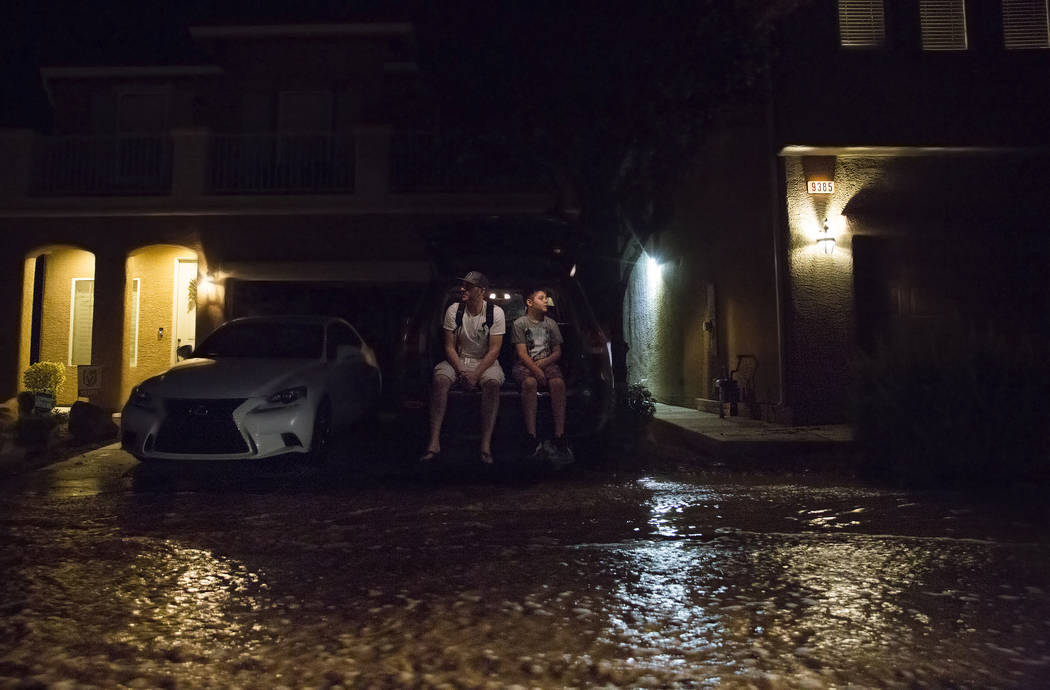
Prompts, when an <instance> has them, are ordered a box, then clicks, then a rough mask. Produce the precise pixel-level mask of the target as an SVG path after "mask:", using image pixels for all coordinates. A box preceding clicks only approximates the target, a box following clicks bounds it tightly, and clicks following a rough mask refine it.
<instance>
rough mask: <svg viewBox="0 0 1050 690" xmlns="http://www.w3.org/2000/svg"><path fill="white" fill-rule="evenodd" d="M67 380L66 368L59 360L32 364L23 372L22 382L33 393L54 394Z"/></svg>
mask: <svg viewBox="0 0 1050 690" xmlns="http://www.w3.org/2000/svg"><path fill="white" fill-rule="evenodd" d="M65 381H66V368H65V366H63V365H62V364H59V363H58V362H37V363H36V364H31V365H30V366H29V368H28V369H26V370H25V373H23V374H22V383H24V384H25V387H26V390H27V391H29V392H31V393H51V394H52V395H54V394H55V393H56V392H57V391H58V389H59V388H61V387H62V384H63V383H65Z"/></svg>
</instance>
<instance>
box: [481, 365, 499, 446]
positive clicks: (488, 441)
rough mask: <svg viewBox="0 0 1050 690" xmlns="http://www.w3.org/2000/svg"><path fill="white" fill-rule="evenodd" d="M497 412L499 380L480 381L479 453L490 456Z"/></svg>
mask: <svg viewBox="0 0 1050 690" xmlns="http://www.w3.org/2000/svg"><path fill="white" fill-rule="evenodd" d="M497 412H499V382H497V381H493V380H492V379H486V380H485V381H482V383H481V454H482V455H487V456H489V457H491V456H492V432H493V431H494V430H495V429H496V413H497Z"/></svg>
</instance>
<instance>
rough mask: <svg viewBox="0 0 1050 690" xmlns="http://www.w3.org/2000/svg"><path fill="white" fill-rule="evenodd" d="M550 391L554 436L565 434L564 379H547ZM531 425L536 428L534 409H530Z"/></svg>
mask: <svg viewBox="0 0 1050 690" xmlns="http://www.w3.org/2000/svg"><path fill="white" fill-rule="evenodd" d="M547 387H548V388H549V389H550V393H551V416H552V417H554V436H555V437H561V436H564V435H565V379H548V380H547ZM532 420H533V421H532V426H533V429H535V428H536V410H535V408H533V411H532Z"/></svg>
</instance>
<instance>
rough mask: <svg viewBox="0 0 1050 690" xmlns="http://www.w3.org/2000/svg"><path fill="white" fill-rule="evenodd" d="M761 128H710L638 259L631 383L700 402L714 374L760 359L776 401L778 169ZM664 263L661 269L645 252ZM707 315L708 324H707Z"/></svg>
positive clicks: (761, 394) (630, 326) (631, 289)
mask: <svg viewBox="0 0 1050 690" xmlns="http://www.w3.org/2000/svg"><path fill="white" fill-rule="evenodd" d="M765 142H766V133H765V131H764V130H763V129H762V128H760V127H753V128H751V127H737V128H733V129H728V130H725V131H723V132H722V133H721V134H720V135H717V136H714V137H712V139H711V140H710V141H709V142H708V143H707V145H706V146H705V148H704V150H703V151H701V153H700V155H699V156H698V158H697V160H698V161H699V162H698V164H697V165H696V166H695V167H694V169H693V171H692V173H691V174H690V175H689V176H688V177H687V178H686V179H685V180H684V182H683V184H682V186H681V188H680V189H679V192H678V194H677V195H676V197H675V202H674V203H675V208H674V213H673V215H672V217H671V220H670V221H669V222H668V223H667V225H666V226H665V227H663V228H660V229H659V231H658V232H657V233H656V234H655V235H654V236H653V239H652V241H650V243H649V245H648V246H647V248H646V249H647V251H646V254H643V256H642V259H641V260H640V261H639V263H638V264H636V265H635V267H634V268H633V270H632V272H631V275H630V278H629V280H628V287H627V292H626V296H625V303H624V339H625V341H626V342H627V345H628V348H629V350H628V355H627V369H628V380H629V382H632V383H633V382H637V381H640V380H642V379H646V380H647V385H648V386H649V388H650V390H652V392H653V394H654V395H655V396H656V397H657V398H658V399H660V400H662V401H665V402H670V403H675V404H680V405H688V406H693V405H694V404H695V403H696V399H697V398H711V397H713V395H714V391H713V388H712V379H713V378H715V377H717V376H719V375H721V374H722V372H723V370H725V371H728V370H731V369H733V368H735V367H736V365H737V361H738V360H737V357H738V356H739V355H753V356H754V357H755V358H756V360H757V361H758V369H757V370H756V371H755V374H754V378H753V381H752V385H753V389H754V396H755V399H756V401H758V402H767V403H771V404H775V403H777V402H778V400H779V397H780V390H779V345H778V336H777V323H776V320H777V319H776V308H777V307H776V289H775V282H774V264H773V232H774V228H775V220H774V219H773V218H772V216H771V210H772V208H773V207H774V206H773V203H772V201H773V200H772V189H773V177H772V174H773V173H772V169H771V168H770V166H769V159H768V157H767V156H766V155H765V149H764V146H765ZM649 256H653V257H654V258H655V259H656V260H657V261H658V262H660V263H661V264H662V268H661V269H660V275H659V277H658V278H657V277H656V276H655V275H653V274H652V273H651V269H650V266H649V262H648V257H649ZM705 322H710V325H711V330H707V329H705V327H704V324H705Z"/></svg>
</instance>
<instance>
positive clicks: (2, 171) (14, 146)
mask: <svg viewBox="0 0 1050 690" xmlns="http://www.w3.org/2000/svg"><path fill="white" fill-rule="evenodd" d="M35 139H36V133H35V132H34V131H33V130H31V129H6V130H0V161H3V165H0V199H7V200H15V199H25V196H26V192H27V191H28V190H29V180H30V179H31V178H32V176H33V174H32V173H33V142H34V140H35Z"/></svg>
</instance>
